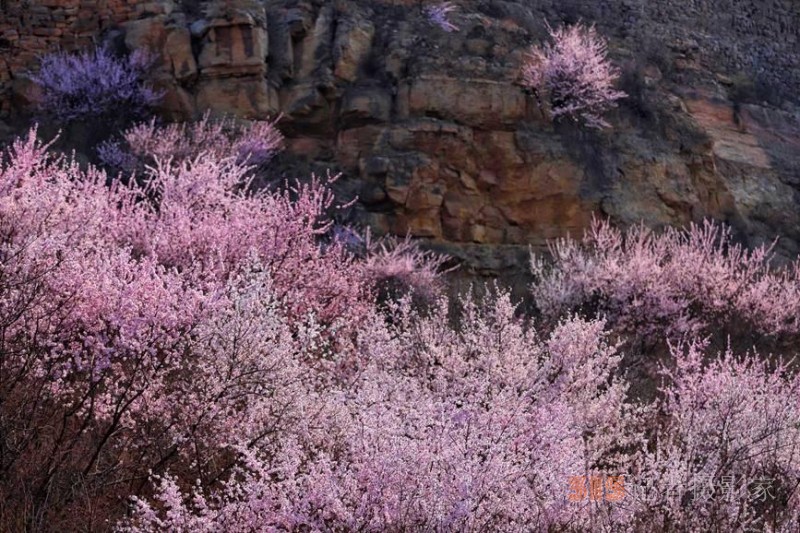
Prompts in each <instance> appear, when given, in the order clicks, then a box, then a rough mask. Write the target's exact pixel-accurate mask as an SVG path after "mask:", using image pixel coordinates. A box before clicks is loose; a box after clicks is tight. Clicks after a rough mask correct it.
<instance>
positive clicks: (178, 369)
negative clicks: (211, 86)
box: [0, 131, 800, 532]
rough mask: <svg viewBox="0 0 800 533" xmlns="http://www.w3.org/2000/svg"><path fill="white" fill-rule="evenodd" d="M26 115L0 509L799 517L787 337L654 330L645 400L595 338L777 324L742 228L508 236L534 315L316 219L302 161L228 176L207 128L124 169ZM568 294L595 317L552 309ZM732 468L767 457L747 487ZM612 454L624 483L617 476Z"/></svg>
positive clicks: (262, 522)
mask: <svg viewBox="0 0 800 533" xmlns="http://www.w3.org/2000/svg"><path fill="white" fill-rule="evenodd" d="M240 133H241V134H242V135H244V136H246V135H247V134H248V133H247V132H240ZM35 135H36V133H35V131H34V132H31V133H30V135H29V136H28V137H27V138H26V139H21V140H18V141H16V142H15V143H14V144H13V146H12V147H11V150H10V151H9V153H8V154H5V155H4V156H3V160H2V161H3V162H2V166H0V347H1V348H2V349H0V479H3V481H4V482H3V483H0V529H2V530H18V529H29V530H47V529H52V530H107V529H109V528H115V529H116V530H120V531H130V532H134V531H135V532H138V531H165V530H168V531H193V530H201V531H253V530H259V531H260V530H311V531H321V530H325V531H351V530H365V531H378V530H381V531H382V530H424V531H427V530H434V531H476V530H483V531H485V530H491V531H495V530H497V531H520V530H524V531H528V530H533V531H565V530H567V531H569V530H572V531H592V530H609V531H611V530H613V531H638V530H641V529H642V528H643V527H656V528H660V529H663V530H688V529H693V528H698V527H699V528H701V529H714V528H719V529H724V530H737V529H747V530H752V529H756V528H761V529H764V530H771V531H792V527H793V526H794V524H796V523H797V520H798V518H800V493H798V490H797V488H798V480H800V448H798V444H797V443H798V442H800V378H798V376H797V374H796V369H795V368H794V367H793V366H792V365H790V364H788V363H782V362H780V361H778V362H773V361H771V360H770V359H769V358H766V357H761V356H759V355H757V354H750V355H746V356H742V357H737V356H734V355H732V354H731V353H725V354H723V355H721V356H717V355H716V354H714V353H713V352H712V350H710V349H709V348H708V347H707V346H706V345H705V344H704V343H703V341H702V340H697V338H695V339H693V340H689V341H686V342H685V343H683V344H676V345H674V346H672V350H671V354H670V355H669V358H668V359H666V360H665V364H664V368H663V369H662V378H663V382H662V384H661V386H660V387H659V391H658V394H657V395H656V398H655V399H654V400H652V401H651V402H650V403H643V402H640V401H638V400H634V399H632V397H631V396H632V394H631V392H630V390H631V385H632V384H633V383H632V381H631V379H630V376H629V375H628V374H626V370H627V369H626V367H625V359H624V355H625V354H624V353H622V352H621V350H620V348H621V347H622V346H624V345H625V344H624V340H625V335H627V334H629V333H634V334H642V332H646V333H647V334H648V335H660V334H662V333H663V332H667V333H669V332H671V331H675V332H680V333H683V334H687V335H692V334H695V333H698V332H700V333H702V332H703V327H704V326H705V325H706V324H709V323H710V320H711V317H715V318H714V319H715V320H716V319H717V318H718V317H719V316H727V315H726V313H728V314H739V315H742V316H744V317H746V318H747V319H748V320H750V321H751V323H752V325H753V327H754V328H756V329H760V330H762V331H765V332H773V331H783V330H781V329H780V328H778V330H776V329H775V327H776V324H778V325H781V327H784V328H788V329H787V330H786V331H791V330H792V329H791V328H792V327H794V326H792V324H793V323H792V322H787V320H786V316H788V313H789V312H790V311H781V312H782V313H787V314H786V315H781V314H778V313H779V312H778V310H776V309H773V307H772V306H773V305H775V304H773V303H771V302H766V303H763V304H762V305H761V306H760V307H759V306H758V305H756V304H757V303H759V302H760V300H759V298H761V297H764V296H765V295H767V296H770V297H774V298H780V297H784V296H782V294H783V293H787V294H791V290H793V289H792V287H793V285H792V284H793V283H795V278H793V277H792V276H795V274H791V275H790V274H787V273H785V272H784V273H782V272H774V271H772V270H769V269H768V268H767V267H766V265H765V261H766V257H767V252H766V250H759V251H756V252H746V251H744V250H743V249H741V248H739V247H737V246H734V245H732V244H731V243H730V237H729V235H728V234H727V233H726V232H724V231H722V230H720V229H719V228H717V227H716V226H711V225H708V226H704V227H694V228H692V229H691V230H689V231H687V232H681V231H678V230H669V231H667V232H666V233H664V234H663V235H658V236H657V235H653V234H650V233H648V232H646V231H645V230H643V229H635V230H633V231H632V232H631V233H629V234H627V235H626V236H625V237H623V235H622V234H621V233H619V232H616V231H615V230H612V229H611V228H610V227H608V226H607V225H605V224H602V223H597V224H596V225H595V226H594V228H593V230H592V232H591V233H590V234H589V236H587V239H586V240H585V242H583V243H576V242H574V241H561V242H559V243H557V244H555V245H554V248H553V250H554V254H555V257H556V262H555V265H554V267H552V268H551V269H547V268H545V267H544V266H543V264H541V263H540V262H539V261H538V260H537V261H534V269H535V271H536V272H537V274H539V276H540V282H539V285H538V286H537V287H536V288H535V289H534V290H535V291H536V292H535V294H536V296H537V301H538V303H539V305H540V306H541V307H542V309H543V310H545V311H546V312H547V313H548V315H547V316H548V318H550V319H551V320H545V321H540V322H538V323H534V321H533V320H532V319H531V318H530V317H526V316H525V315H524V314H523V313H522V312H521V310H520V309H519V308H518V307H517V306H516V305H515V304H514V303H513V302H512V299H511V297H510V295H509V294H508V293H507V292H506V291H504V290H501V289H498V288H497V287H489V290H488V291H487V292H488V294H487V295H486V296H478V295H477V294H473V293H470V294H465V295H462V296H461V297H459V298H448V297H447V296H445V295H444V294H443V291H442V290H441V284H440V280H439V279H438V277H437V274H436V272H437V269H438V268H439V267H440V266H442V260H441V258H438V257H436V256H432V255H430V254H427V253H424V252H421V251H419V250H417V249H416V248H414V247H413V245H412V244H411V243H410V242H409V241H408V240H406V241H402V240H401V241H394V242H372V241H371V240H370V239H369V238H368V237H361V236H359V235H358V234H356V233H355V232H354V231H353V230H350V229H347V228H343V227H341V226H336V225H335V224H333V222H332V220H331V217H330V212H331V210H333V209H335V208H336V205H335V202H334V198H333V194H332V192H331V190H330V188H328V187H327V185H326V184H325V183H324V181H323V180H319V179H312V180H311V181H310V182H308V183H305V184H297V185H295V186H294V187H293V188H292V189H291V190H286V191H261V192H253V191H250V190H249V189H248V187H247V182H248V180H250V179H251V178H252V173H251V172H250V171H251V169H252V167H250V166H249V165H248V164H247V163H248V161H242V160H241V159H240V158H239V157H238V154H236V153H234V154H226V153H216V152H215V151H214V147H213V146H211V147H209V149H208V150H197V151H196V152H195V154H196V155H189V156H187V157H175V158H173V159H169V155H170V154H165V159H164V160H162V159H160V158H158V159H155V160H154V162H153V164H152V165H146V166H145V167H144V169H143V170H137V172H144V173H145V175H144V176H143V179H141V180H139V179H134V180H129V181H130V183H128V184H126V183H123V182H122V181H120V180H113V179H111V180H109V178H108V176H107V175H106V174H105V173H104V172H102V171H99V170H97V169H94V168H88V169H84V168H82V167H81V166H80V165H78V164H77V163H75V162H74V161H71V160H69V159H63V158H62V159H59V158H56V157H54V156H51V155H49V154H48V153H47V146H46V145H42V144H41V143H39V142H38V141H37V140H36V137H35ZM181 135H182V134H181ZM232 135H234V137H232V139H230V141H229V142H230V143H231V146H235V144H236V138H237V137H235V135H239V133H236V132H234V133H233V134H232ZM145 138H150V137H149V136H145ZM178 138H179V142H176V143H173V144H174V145H175V146H180V142H181V141H180V138H181V137H180V136H178ZM215 146H216V145H215ZM108 181H110V182H111V185H110V186H109V185H107V182H108ZM139 183H141V184H142V185H137V184H139ZM653 272H655V273H656V274H657V276H656V274H653ZM791 272H794V271H791ZM656 279H660V280H662V281H661V282H660V283H656V281H655V280H656ZM387 286H388V287H389V290H387V288H386V287H387ZM734 289H735V290H734ZM654 291H655V292H654ZM659 291H661V292H659ZM420 295H422V296H423V297H424V300H423V301H424V303H425V305H417V304H418V303H419V301H420V299H419V298H418V296H420ZM587 298H589V299H590V300H591V299H594V300H596V301H597V302H598V303H597V304H596V305H599V306H600V307H601V308H602V309H603V310H605V312H606V314H607V315H608V318H607V320H604V319H601V318H581V317H579V316H577V315H575V314H573V309H575V308H578V307H580V304H581V303H584V302H585V301H586V299H587ZM786 301H788V300H786ZM659 324H665V326H660V325H659ZM608 476H613V477H614V479H615V487H614V488H615V491H614V492H615V495H614V498H597V497H595V498H587V499H580V498H578V499H577V500H576V499H575V498H571V497H570V493H571V489H574V486H572V485H574V483H573V481H574V480H575V479H578V480H580V479H581V478H582V477H585V478H586V479H587V480H591V479H600V480H602V479H608ZM734 478H735V479H737V480H741V479H746V480H749V481H752V482H755V481H756V480H765V479H768V480H770V483H771V485H770V488H771V495H772V496H771V498H768V499H764V498H760V497H755V496H754V494H753V491H752V486H751V485H752V484H748V483H742V484H738V485H735V484H734V483H732V482H731V480H732V479H734ZM621 480H622V481H621ZM636 481H644V482H645V484H647V485H648V486H649V489H650V490H645V491H635V492H634V491H632V490H631V491H628V490H627V489H624V487H626V486H627V487H630V486H632V485H633V484H634V482H636ZM626 483H627V484H626ZM706 485H708V486H718V487H719V486H721V487H729V490H726V491H725V492H724V493H723V494H719V493H716V492H713V491H709V492H707V493H706V492H702V491H697V490H695V489H696V488H697V487H703V486H706ZM690 489H691V490H690Z"/></svg>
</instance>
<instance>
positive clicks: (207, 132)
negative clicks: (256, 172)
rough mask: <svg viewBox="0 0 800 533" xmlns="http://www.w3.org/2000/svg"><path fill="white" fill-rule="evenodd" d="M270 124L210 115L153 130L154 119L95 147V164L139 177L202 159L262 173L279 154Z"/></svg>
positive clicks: (274, 129)
mask: <svg viewBox="0 0 800 533" xmlns="http://www.w3.org/2000/svg"><path fill="white" fill-rule="evenodd" d="M276 123H277V120H275V121H272V122H270V121H242V122H236V121H235V120H233V119H229V118H226V119H220V120H213V119H212V118H211V116H210V114H209V113H206V114H205V115H204V116H203V118H202V119H201V120H199V121H197V122H194V123H177V124H168V125H166V126H161V125H157V124H156V121H155V119H152V120H150V122H146V123H141V124H137V125H135V126H133V127H131V128H130V129H128V130H126V131H124V132H123V133H122V138H121V139H119V140H114V141H106V142H104V143H102V144H101V145H100V146H99V147H98V150H97V151H98V155H99V156H100V159H101V160H102V161H103V163H105V164H106V165H107V166H109V167H110V168H112V169H114V170H117V171H123V172H135V171H138V172H142V171H144V170H145V168H146V167H147V166H148V165H150V166H152V165H155V164H156V162H157V161H158V162H160V163H162V164H179V163H181V162H186V161H193V160H195V159H197V158H198V157H199V156H200V155H201V154H211V155H212V156H213V157H214V158H217V159H225V158H229V157H232V158H233V159H234V160H235V161H236V162H237V163H239V164H243V165H244V164H246V165H252V166H254V167H262V166H264V165H266V164H267V163H269V162H270V161H271V160H272V158H273V157H274V156H275V155H276V154H277V153H279V152H280V151H281V150H282V149H283V135H281V132H280V131H279V130H278V128H277V127H276Z"/></svg>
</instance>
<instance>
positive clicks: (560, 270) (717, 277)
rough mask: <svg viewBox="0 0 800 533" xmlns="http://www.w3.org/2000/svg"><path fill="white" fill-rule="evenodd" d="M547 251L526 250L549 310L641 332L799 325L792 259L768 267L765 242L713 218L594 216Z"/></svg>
mask: <svg viewBox="0 0 800 533" xmlns="http://www.w3.org/2000/svg"><path fill="white" fill-rule="evenodd" d="M550 251H551V255H552V263H548V262H547V261H545V260H544V259H543V258H542V257H539V256H533V257H532V265H533V272H534V274H535V275H536V276H537V277H538V279H539V281H538V283H536V284H535V286H534V288H533V294H534V297H535V299H536V303H537V305H538V307H539V308H540V310H541V311H543V312H544V313H545V315H547V316H550V317H553V318H557V317H558V316H560V315H561V313H563V312H565V311H571V310H577V309H578V308H579V307H582V306H583V307H586V306H594V307H596V309H595V311H597V312H600V313H603V314H605V315H606V316H607V318H608V320H609V322H610V323H611V324H612V325H613V327H615V328H617V329H620V330H622V331H626V332H629V333H637V334H639V335H642V336H653V335H656V334H660V333H665V334H667V335H668V336H671V337H677V336H680V335H682V334H686V333H690V334H697V333H701V332H704V331H707V328H708V327H709V326H711V325H713V324H716V325H723V324H726V323H730V322H731V321H736V320H738V321H740V322H742V323H746V324H749V325H750V327H752V328H754V329H755V330H756V331H757V332H759V333H762V334H767V335H794V334H797V333H800V262H795V263H793V264H791V265H789V266H787V267H784V268H781V269H773V268H770V258H771V256H770V249H769V248H767V247H761V248H758V249H755V250H752V251H749V250H747V249H746V248H744V247H743V246H741V245H739V244H736V243H734V242H733V241H732V239H731V234H730V229H728V228H724V227H722V226H719V225H716V224H714V223H712V222H705V223H703V224H702V225H696V224H692V225H691V226H690V227H689V228H688V229H686V230H681V229H676V228H667V229H666V230H665V231H664V232H662V233H655V232H653V231H651V230H649V229H647V228H645V227H644V226H636V227H633V228H631V229H630V230H629V231H628V232H627V233H625V234H623V233H622V232H620V231H619V230H617V229H615V228H612V227H611V225H610V224H609V223H608V222H603V221H599V220H595V221H594V223H593V224H592V227H591V229H590V230H589V231H588V232H587V233H586V234H585V236H584V237H583V239H582V240H581V241H576V240H573V239H569V238H567V239H563V240H559V241H557V242H555V243H553V244H552V245H551V247H550Z"/></svg>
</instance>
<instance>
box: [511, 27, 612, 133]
mask: <svg viewBox="0 0 800 533" xmlns="http://www.w3.org/2000/svg"><path fill="white" fill-rule="evenodd" d="M548 29H549V31H550V40H551V42H549V43H545V44H544V45H541V46H534V47H533V48H532V49H531V52H530V55H529V57H528V60H527V62H526V64H525V65H524V67H523V71H522V77H523V82H524V83H525V84H526V85H527V86H529V87H531V88H532V89H534V91H536V93H537V95H538V97H539V98H540V99H541V100H540V102H542V103H544V104H546V105H547V107H548V108H549V112H550V116H551V118H552V119H553V120H554V121H557V120H570V121H573V122H578V123H581V124H584V125H586V126H588V127H591V128H605V127H608V123H607V122H606V121H605V120H603V118H602V117H603V114H604V113H605V112H606V111H608V110H609V109H611V108H613V107H616V101H617V100H619V99H620V98H623V97H625V93H624V92H622V91H618V90H616V89H614V83H615V82H616V80H617V78H618V77H619V71H618V70H617V69H616V68H615V67H614V66H613V65H612V64H611V62H610V61H609V59H608V48H607V45H606V41H605V40H604V39H603V38H602V37H601V36H600V35H598V33H597V31H596V30H595V29H594V27H586V26H583V25H582V24H576V25H574V26H562V27H560V28H558V29H555V30H554V29H552V28H549V27H548Z"/></svg>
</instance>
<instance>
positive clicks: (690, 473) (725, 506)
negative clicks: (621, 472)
mask: <svg viewBox="0 0 800 533" xmlns="http://www.w3.org/2000/svg"><path fill="white" fill-rule="evenodd" d="M673 355H674V357H675V365H674V367H673V368H670V369H668V370H667V371H666V375H667V377H668V378H669V379H668V383H669V386H667V387H665V389H664V400H663V402H662V408H661V410H662V412H663V413H664V415H665V423H664V425H663V427H658V428H656V432H655V436H654V441H655V444H654V446H653V448H652V449H651V451H650V452H648V453H647V454H645V455H644V456H643V460H642V465H641V469H640V470H638V473H637V476H636V477H637V478H638V479H639V480H640V481H641V485H642V486H641V487H640V489H641V490H634V491H632V493H631V496H632V498H631V503H632V505H633V506H634V509H635V510H634V514H636V515H637V517H638V518H637V519H638V524H639V525H641V527H645V526H646V527H648V528H652V527H655V528H656V529H658V530H681V531H683V530H694V529H702V530H706V531H711V530H715V529H722V530H726V531H791V530H792V528H794V527H796V524H797V523H798V519H800V492H798V484H800V446H799V445H798V443H800V377H798V375H797V373H796V371H792V370H791V369H790V368H789V367H788V366H787V365H786V364H784V363H780V362H779V363H778V364H775V365H770V364H768V363H767V362H766V361H765V360H764V359H763V358H761V357H758V356H749V357H738V356H734V355H733V354H731V353H730V351H728V352H726V353H724V354H722V355H720V356H718V357H714V358H713V359H711V360H710V361H709V360H708V355H709V354H708V353H705V352H704V350H703V345H702V343H692V344H690V345H688V346H682V347H679V348H673Z"/></svg>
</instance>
